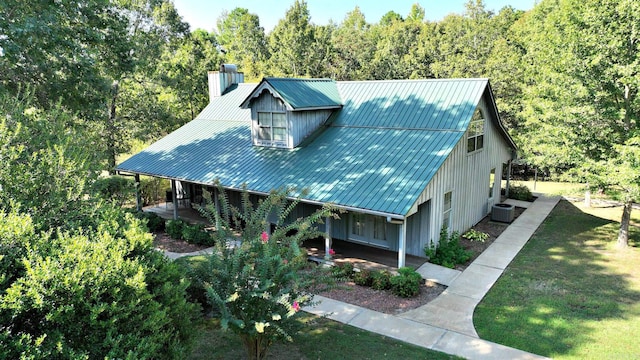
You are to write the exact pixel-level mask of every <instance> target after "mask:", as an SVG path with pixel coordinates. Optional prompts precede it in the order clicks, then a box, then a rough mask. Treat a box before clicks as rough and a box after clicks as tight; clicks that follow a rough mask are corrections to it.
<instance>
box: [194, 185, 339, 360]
mask: <svg viewBox="0 0 640 360" xmlns="http://www.w3.org/2000/svg"><path fill="white" fill-rule="evenodd" d="M219 193H220V194H221V195H220V196H219V201H218V204H219V208H220V212H218V211H216V207H215V206H213V205H212V204H210V205H207V206H205V207H204V208H201V212H202V214H203V215H204V216H206V217H207V218H208V219H209V221H211V223H213V224H218V226H217V231H216V246H215V251H214V252H213V254H212V255H210V257H209V260H208V261H207V262H206V264H204V265H202V266H203V268H201V269H200V271H199V274H200V281H202V282H203V284H204V288H205V289H206V291H207V298H208V300H209V302H210V303H211V304H212V305H213V306H214V307H215V309H216V310H217V311H219V312H220V317H221V324H222V327H223V329H230V330H232V331H233V332H235V333H237V334H238V335H239V336H240V337H241V338H242V340H243V342H244V344H245V346H246V349H247V352H248V355H249V358H250V359H263V358H264V357H265V355H266V352H267V349H268V348H269V346H270V345H271V344H272V343H273V342H275V341H283V340H286V341H292V338H291V335H290V334H292V333H293V332H292V330H293V329H294V328H295V327H296V325H297V321H295V317H296V314H297V313H298V311H299V310H300V308H301V307H302V306H304V305H308V304H310V303H311V301H312V298H313V294H312V293H311V290H312V289H314V288H317V287H318V286H321V285H323V284H329V283H330V282H331V277H330V276H329V275H328V272H326V271H324V269H323V268H322V267H319V266H312V265H310V263H309V262H308V260H307V254H306V251H305V250H304V249H302V248H301V244H302V242H303V241H304V240H306V239H309V238H314V237H317V236H321V235H322V233H320V232H318V231H317V229H316V228H315V227H314V225H315V224H317V223H320V222H322V220H323V218H325V217H327V216H333V217H335V216H336V215H334V213H333V211H332V209H331V208H330V207H323V208H322V209H319V210H318V211H316V212H315V213H314V214H313V215H311V216H308V217H304V218H299V219H295V220H292V219H290V215H291V213H292V211H293V209H294V208H295V207H296V205H297V204H298V202H299V201H298V200H293V201H291V200H289V199H288V194H289V193H290V191H277V192H276V191H273V192H272V193H271V194H270V195H269V196H268V197H267V198H265V199H262V200H260V201H259V202H258V204H257V205H256V206H254V204H251V202H250V201H249V194H248V193H247V192H246V191H244V192H243V198H242V199H243V201H242V209H238V208H235V207H233V206H231V205H230V204H229V200H228V198H227V197H226V195H225V192H224V191H223V190H222V189H220V190H219ZM205 198H209V200H210V196H209V195H207V194H205ZM209 203H211V201H209ZM267 218H269V219H272V220H273V219H275V218H277V220H276V227H275V230H274V231H273V232H271V233H270V231H269V230H270V229H269V228H270V226H271V225H270V222H268V221H267Z"/></svg>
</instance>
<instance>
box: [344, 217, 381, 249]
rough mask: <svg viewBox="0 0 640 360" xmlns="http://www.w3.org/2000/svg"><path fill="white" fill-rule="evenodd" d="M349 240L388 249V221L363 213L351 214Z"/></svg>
mask: <svg viewBox="0 0 640 360" xmlns="http://www.w3.org/2000/svg"><path fill="white" fill-rule="evenodd" d="M349 219H350V220H349V240H354V241H357V242H361V243H365V244H369V245H375V246H382V247H388V246H389V244H388V242H387V241H388V239H387V226H388V225H387V219H386V218H385V217H384V216H374V215H369V214H362V213H356V212H353V213H350V218H349Z"/></svg>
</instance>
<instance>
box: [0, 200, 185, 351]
mask: <svg viewBox="0 0 640 360" xmlns="http://www.w3.org/2000/svg"><path fill="white" fill-rule="evenodd" d="M121 216H122V213H119V214H117V213H113V214H111V215H109V214H103V217H105V222H103V223H102V224H100V225H101V226H99V229H98V230H86V229H82V230H76V231H72V230H70V231H68V232H64V233H59V234H57V235H56V236H55V237H53V236H52V235H51V234H50V233H48V232H46V233H34V232H33V227H32V225H30V224H27V225H28V226H30V227H31V228H30V229H20V228H18V226H16V225H20V226H22V225H24V224H25V223H24V222H15V221H14V224H9V226H10V227H13V229H12V228H7V227H6V226H3V225H2V222H0V233H2V234H7V230H8V233H9V235H13V236H10V238H15V239H17V240H20V239H22V240H26V242H23V243H14V244H12V245H13V246H20V247H22V246H25V247H28V248H29V249H30V251H26V252H24V256H23V257H22V258H21V259H20V261H21V263H23V264H24V266H25V267H26V268H28V269H29V270H28V271H24V272H21V273H15V272H14V274H16V275H18V276H17V277H12V278H11V279H10V284H4V285H9V287H8V288H7V291H3V292H2V293H0V322H1V323H2V324H3V330H2V331H0V348H1V349H2V350H1V351H0V353H2V354H3V358H10V359H18V358H29V359H44V358H51V359H81V358H82V359H85V358H86V359H90V358H91V359H94V358H95V359H97V358H121V359H125V358H127V359H172V358H173V359H179V358H184V356H185V355H186V354H185V347H184V345H185V341H186V340H188V338H189V337H190V335H192V334H193V322H194V321H195V320H196V316H197V311H196V306H195V305H193V304H191V303H189V302H188V301H187V298H186V292H185V289H186V287H187V286H188V282H186V281H184V279H183V278H182V274H181V272H180V271H179V269H178V268H177V267H176V266H175V264H173V263H172V262H170V261H169V260H168V259H166V258H165V257H164V256H163V255H162V254H161V253H159V252H157V251H155V250H153V249H152V247H151V243H152V242H151V235H150V234H149V233H148V232H146V229H144V227H143V226H141V223H140V221H139V220H137V219H135V218H134V217H133V216H131V215H129V214H126V215H124V216H123V217H121ZM3 220H4V219H3ZM9 220H11V219H9ZM11 221H13V220H11ZM16 230H19V231H20V232H16ZM25 230H27V231H26V232H25ZM24 235H28V238H25V237H24ZM16 236H17V237H16ZM1 238H4V236H3V237H1ZM2 242H3V241H2V239H0V243H2ZM2 245H4V244H2ZM3 287H4V286H3Z"/></svg>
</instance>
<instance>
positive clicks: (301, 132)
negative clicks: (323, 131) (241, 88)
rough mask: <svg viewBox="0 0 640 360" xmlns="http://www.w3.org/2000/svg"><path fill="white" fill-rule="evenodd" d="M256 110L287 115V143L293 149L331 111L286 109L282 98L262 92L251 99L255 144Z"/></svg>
mask: <svg viewBox="0 0 640 360" xmlns="http://www.w3.org/2000/svg"><path fill="white" fill-rule="evenodd" d="M258 112H281V113H285V114H286V117H287V144H286V147H287V148H289V149H293V148H295V147H296V146H298V144H300V142H302V140H304V139H305V138H306V137H307V136H309V135H310V134H311V133H313V132H314V131H315V130H317V129H318V128H319V127H320V126H321V125H322V124H324V123H325V122H326V121H327V119H328V118H329V117H330V116H331V114H332V113H333V111H332V110H303V111H288V110H287V107H286V105H285V104H284V102H282V100H280V99H278V98H276V97H274V96H273V95H272V94H271V93H269V92H268V91H265V92H263V93H262V94H261V95H260V96H259V97H258V98H255V99H253V100H252V105H251V119H252V122H253V126H252V127H251V128H252V130H251V132H252V134H251V136H252V138H253V141H254V145H258V144H257V138H258V137H257V134H256V129H257V128H258Z"/></svg>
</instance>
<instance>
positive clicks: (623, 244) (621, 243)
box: [618, 197, 633, 249]
mask: <svg viewBox="0 0 640 360" xmlns="http://www.w3.org/2000/svg"><path fill="white" fill-rule="evenodd" d="M632 207H633V200H632V199H631V198H630V197H629V198H627V201H625V203H624V208H623V210H622V220H620V231H619V232H618V248H619V249H626V248H627V247H628V246H629V221H630V220H631V208H632Z"/></svg>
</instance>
